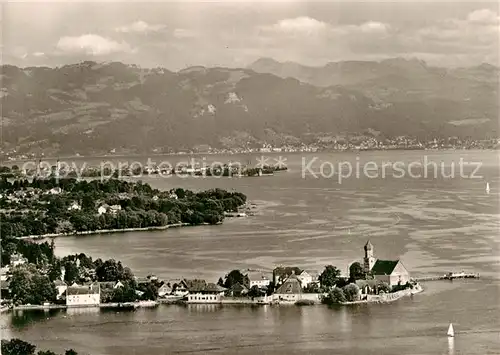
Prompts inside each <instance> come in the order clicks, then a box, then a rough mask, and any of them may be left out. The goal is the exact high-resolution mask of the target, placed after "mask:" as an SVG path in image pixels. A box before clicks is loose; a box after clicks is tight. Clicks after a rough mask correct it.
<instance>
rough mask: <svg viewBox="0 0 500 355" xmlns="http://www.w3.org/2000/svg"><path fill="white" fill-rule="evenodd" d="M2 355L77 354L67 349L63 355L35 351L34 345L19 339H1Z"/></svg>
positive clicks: (46, 351) (53, 353)
mask: <svg viewBox="0 0 500 355" xmlns="http://www.w3.org/2000/svg"><path fill="white" fill-rule="evenodd" d="M1 354H3V355H78V353H77V352H76V351H75V350H73V349H69V350H66V351H65V352H64V354H57V353H55V352H53V351H50V350H39V351H38V352H37V351H36V345H33V344H30V343H28V342H26V341H23V340H21V339H17V338H14V339H10V340H5V339H2V352H1Z"/></svg>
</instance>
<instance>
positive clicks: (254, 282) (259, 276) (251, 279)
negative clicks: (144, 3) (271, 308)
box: [245, 271, 271, 289]
mask: <svg viewBox="0 0 500 355" xmlns="http://www.w3.org/2000/svg"><path fill="white" fill-rule="evenodd" d="M245 276H246V278H247V283H246V286H247V287H248V288H249V289H250V288H252V287H253V286H257V287H258V288H263V287H267V286H269V284H270V283H271V279H270V278H268V277H267V276H266V275H264V274H263V273H261V272H258V271H249V272H248V273H247V274H246V275H245Z"/></svg>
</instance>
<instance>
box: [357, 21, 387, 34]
mask: <svg viewBox="0 0 500 355" xmlns="http://www.w3.org/2000/svg"><path fill="white" fill-rule="evenodd" d="M390 28H391V27H390V26H389V25H387V24H385V23H382V22H376V21H368V22H365V23H363V24H361V25H360V26H359V29H360V30H361V31H362V32H365V33H386V32H387V31H388V30H389V29H390Z"/></svg>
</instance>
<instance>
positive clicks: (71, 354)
mask: <svg viewBox="0 0 500 355" xmlns="http://www.w3.org/2000/svg"><path fill="white" fill-rule="evenodd" d="M64 355H78V353H77V352H76V351H75V350H73V349H69V350H66V352H65V353H64Z"/></svg>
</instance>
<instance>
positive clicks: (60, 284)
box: [54, 280, 68, 300]
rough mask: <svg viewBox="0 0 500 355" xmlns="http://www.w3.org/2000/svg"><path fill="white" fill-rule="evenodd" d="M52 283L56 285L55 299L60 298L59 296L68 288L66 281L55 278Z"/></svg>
mask: <svg viewBox="0 0 500 355" xmlns="http://www.w3.org/2000/svg"><path fill="white" fill-rule="evenodd" d="M54 285H55V286H56V290H57V299H58V300H60V299H61V297H62V296H63V295H64V293H65V292H66V290H67V289H68V285H66V282H64V281H62V280H55V281H54Z"/></svg>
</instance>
